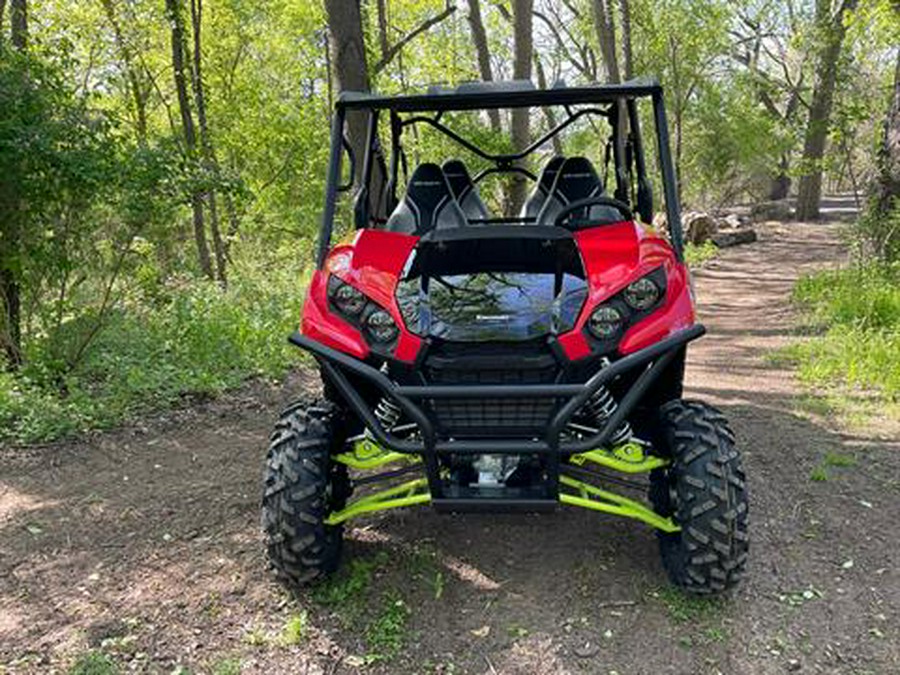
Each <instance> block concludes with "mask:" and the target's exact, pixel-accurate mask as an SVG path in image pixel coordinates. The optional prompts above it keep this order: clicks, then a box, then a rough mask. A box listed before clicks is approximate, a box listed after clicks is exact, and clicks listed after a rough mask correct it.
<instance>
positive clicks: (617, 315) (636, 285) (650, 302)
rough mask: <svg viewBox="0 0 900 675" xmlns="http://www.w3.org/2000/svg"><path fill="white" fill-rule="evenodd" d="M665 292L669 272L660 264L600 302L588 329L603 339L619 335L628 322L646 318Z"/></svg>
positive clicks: (596, 336)
mask: <svg viewBox="0 0 900 675" xmlns="http://www.w3.org/2000/svg"><path fill="white" fill-rule="evenodd" d="M665 291H666V274H665V270H664V269H663V268H662V267H660V268H658V269H656V270H653V271H652V272H651V273H650V274H648V275H647V276H644V277H641V278H640V279H638V280H637V281H633V282H632V283H630V284H628V286H626V287H625V288H624V289H623V290H622V291H621V292H619V293H618V294H616V295H615V296H613V297H612V298H610V299H609V300H607V301H606V302H604V303H603V304H602V305H599V306H598V307H597V308H596V309H595V310H594V311H593V312H592V313H591V316H590V318H589V319H588V321H587V329H588V331H589V332H590V334H591V335H593V336H594V337H595V338H597V339H598V340H601V341H604V342H606V341H607V340H611V339H613V338H615V337H617V336H618V335H620V334H621V333H622V330H623V328H624V327H625V326H626V325H627V324H629V323H632V322H634V321H635V320H637V319H641V318H643V317H644V316H645V315H646V314H647V313H648V312H650V311H651V310H653V309H655V308H656V307H657V305H659V302H660V300H662V298H663V296H664V295H665Z"/></svg>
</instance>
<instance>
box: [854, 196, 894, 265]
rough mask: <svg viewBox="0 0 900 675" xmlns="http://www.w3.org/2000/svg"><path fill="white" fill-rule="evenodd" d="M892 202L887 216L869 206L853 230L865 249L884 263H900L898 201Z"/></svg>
mask: <svg viewBox="0 0 900 675" xmlns="http://www.w3.org/2000/svg"><path fill="white" fill-rule="evenodd" d="M893 201H894V203H893V204H892V207H893V208H891V209H890V210H889V211H888V213H887V214H882V213H877V212H876V211H875V210H874V209H873V208H871V205H870V206H869V208H867V209H866V212H865V213H863V215H862V217H860V219H859V220H858V221H857V223H856V228H855V229H856V234H857V236H858V237H859V238H860V239H861V243H862V244H863V246H864V247H865V249H866V250H867V251H868V252H870V253H872V255H874V256H875V257H877V258H878V259H880V260H882V261H884V262H896V261H900V199H894V200H893Z"/></svg>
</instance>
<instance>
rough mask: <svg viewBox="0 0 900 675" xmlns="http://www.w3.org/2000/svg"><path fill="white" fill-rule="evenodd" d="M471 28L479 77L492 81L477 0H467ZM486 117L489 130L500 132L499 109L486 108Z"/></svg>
mask: <svg viewBox="0 0 900 675" xmlns="http://www.w3.org/2000/svg"><path fill="white" fill-rule="evenodd" d="M466 19H467V20H468V22H469V26H470V27H471V29H472V42H473V43H474V44H475V55H476V56H477V57H478V70H479V71H480V72H481V79H482V80H483V81H485V82H493V80H494V73H493V72H492V69H491V51H490V47H488V40H487V33H486V32H485V30H484V22H483V21H482V20H481V6H480V4H479V2H478V0H469V14H468V16H467V17H466ZM488 119H490V121H491V130H492V131H493V132H494V133H495V134H499V133H500V132H501V129H502V127H501V126H500V111H499V110H496V109H493V110H488Z"/></svg>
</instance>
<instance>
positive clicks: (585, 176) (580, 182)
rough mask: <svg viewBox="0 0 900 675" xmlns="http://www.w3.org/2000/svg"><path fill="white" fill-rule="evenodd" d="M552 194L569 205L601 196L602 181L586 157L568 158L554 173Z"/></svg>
mask: <svg viewBox="0 0 900 675" xmlns="http://www.w3.org/2000/svg"><path fill="white" fill-rule="evenodd" d="M553 192H554V193H555V194H556V195H558V196H559V197H560V199H561V200H562V201H563V202H564V203H571V202H574V201H577V200H579V199H586V198H587V197H592V196H594V195H599V194H601V193H602V192H603V181H601V180H600V176H598V175H597V171H596V169H594V165H593V164H591V162H590V160H589V159H588V158H587V157H569V158H568V159H566V160H565V161H563V162H562V164H561V165H560V167H559V170H558V171H557V172H556V180H554V181H553Z"/></svg>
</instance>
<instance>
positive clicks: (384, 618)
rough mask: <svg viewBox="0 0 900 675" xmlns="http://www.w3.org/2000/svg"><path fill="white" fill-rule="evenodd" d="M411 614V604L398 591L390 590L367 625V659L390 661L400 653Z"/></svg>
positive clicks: (370, 660)
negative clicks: (379, 608)
mask: <svg viewBox="0 0 900 675" xmlns="http://www.w3.org/2000/svg"><path fill="white" fill-rule="evenodd" d="M410 614H411V611H410V609H409V606H408V605H407V604H406V602H405V601H404V600H403V598H401V597H400V595H399V594H398V593H396V592H390V593H388V594H387V595H386V596H385V597H384V604H383V606H382V608H381V611H379V612H378V614H377V615H376V616H375V618H374V619H372V621H371V622H370V623H369V625H368V626H367V627H366V645H367V646H368V649H369V653H368V654H367V655H366V661H368V662H369V663H372V662H375V661H388V660H390V659H393V658H394V657H395V656H397V654H399V653H400V650H401V649H402V648H403V645H404V644H405V643H406V637H407V635H406V634H407V627H406V624H407V622H408V621H409V616H410Z"/></svg>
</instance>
